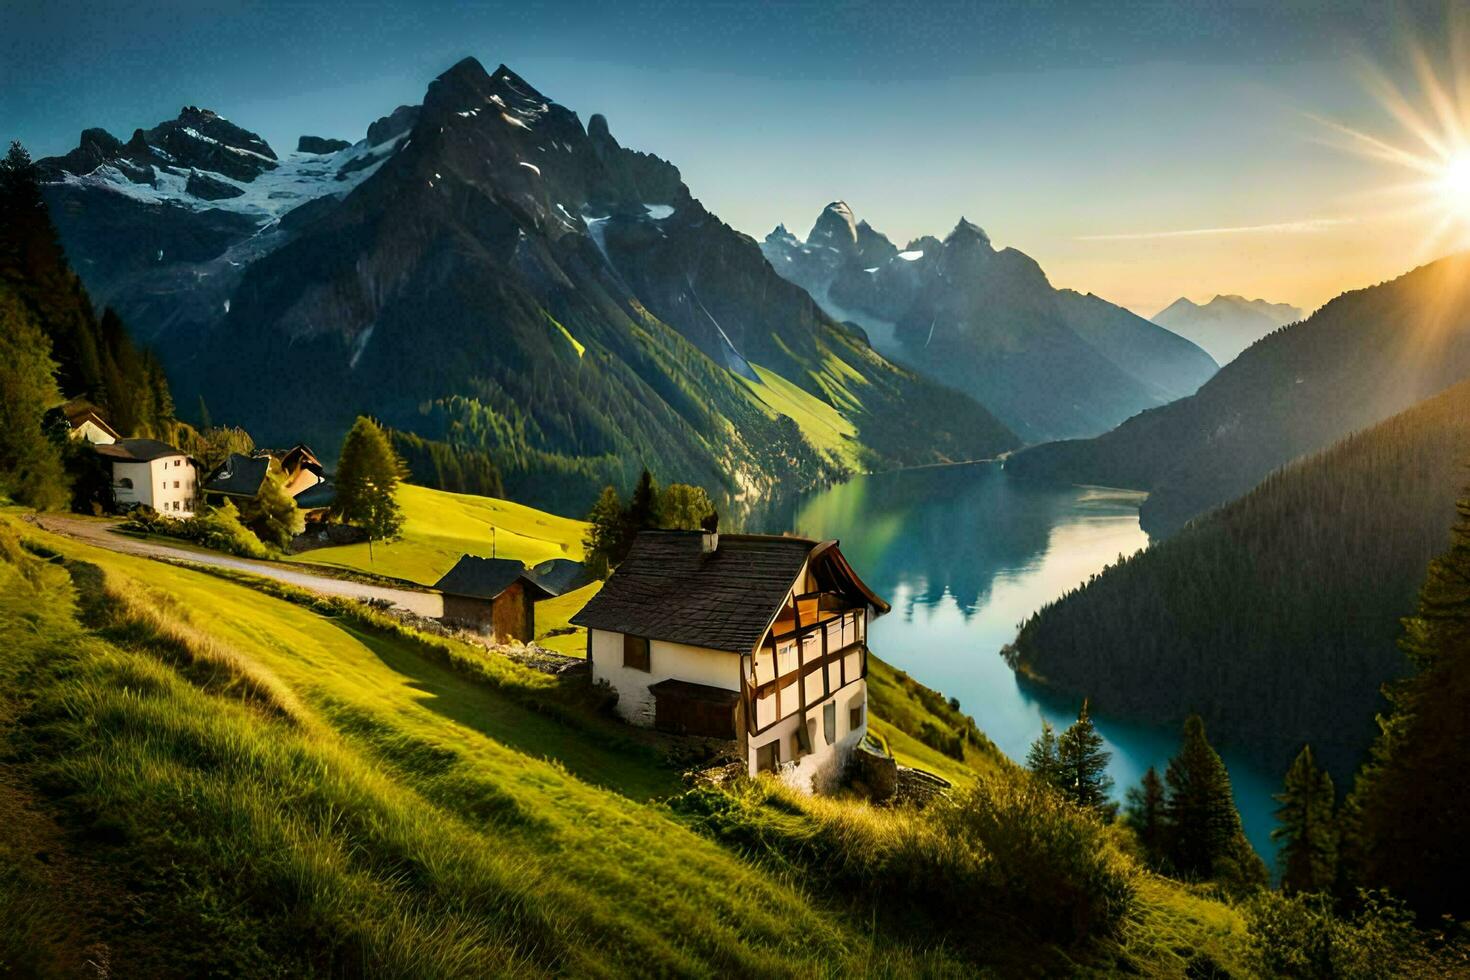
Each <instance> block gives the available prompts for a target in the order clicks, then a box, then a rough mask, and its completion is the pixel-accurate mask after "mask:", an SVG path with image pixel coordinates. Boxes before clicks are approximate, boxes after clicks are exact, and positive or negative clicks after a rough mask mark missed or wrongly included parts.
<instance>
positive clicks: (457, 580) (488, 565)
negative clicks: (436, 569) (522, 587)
mask: <svg viewBox="0 0 1470 980" xmlns="http://www.w3.org/2000/svg"><path fill="white" fill-rule="evenodd" d="M517 580H521V581H524V582H525V583H526V591H527V593H529V594H530V596H531V598H532V599H538V598H540V599H549V598H551V597H552V596H554V595H556V592H555V591H554V590H552V589H550V588H548V587H546V586H545V585H543V584H542V583H541V582H540V581H538V580H537V578H536V574H535V573H534V572H532V571H531V570H530V569H528V568H527V567H526V566H525V565H523V564H522V563H521V562H518V561H516V560H514V559H512V558H477V557H475V556H474V555H462V556H460V559H459V561H457V562H455V565H454V567H453V568H451V569H450V570H449V571H447V572H445V573H444V577H443V578H441V579H440V580H439V581H438V582H436V583H434V588H436V589H438V590H439V591H440V592H446V593H448V594H449V595H461V596H469V597H471V598H475V599H494V598H495V597H496V596H498V595H500V593H502V592H504V591H505V590H506V589H508V588H510V587H511V585H513V584H514V583H515V582H516V581H517Z"/></svg>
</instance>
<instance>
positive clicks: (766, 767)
mask: <svg viewBox="0 0 1470 980" xmlns="http://www.w3.org/2000/svg"><path fill="white" fill-rule="evenodd" d="M780 764H781V740H780V739H779V738H773V739H771V740H770V741H769V742H767V743H766V744H765V745H762V746H760V747H759V748H757V749H756V750H755V768H756V771H757V772H775V771H776V767H777V766H778V765H780Z"/></svg>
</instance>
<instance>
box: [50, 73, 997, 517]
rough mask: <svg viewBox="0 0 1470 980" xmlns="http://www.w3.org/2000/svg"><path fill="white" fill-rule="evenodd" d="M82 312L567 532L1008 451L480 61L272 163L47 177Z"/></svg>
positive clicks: (260, 405) (236, 394) (259, 404)
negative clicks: (360, 423)
mask: <svg viewBox="0 0 1470 980" xmlns="http://www.w3.org/2000/svg"><path fill="white" fill-rule="evenodd" d="M41 164H42V166H43V169H44V171H45V173H46V174H47V176H48V178H49V181H50V183H48V184H47V186H46V194H47V198H48V203H49V204H50V207H51V210H52V212H53V215H54V217H55V221H56V224H57V226H58V228H59V230H60V234H61V236H62V239H63V242H64V244H65V246H66V248H67V251H68V253H69V255H70V256H71V259H72V261H73V264H74V265H75V266H76V268H77V269H78V271H79V273H80V274H81V276H82V278H83V280H84V281H85V283H86V285H87V287H88V289H89V290H90V291H91V292H92V294H93V295H94V297H95V298H96V299H97V300H98V301H100V302H103V303H107V304H109V305H112V306H113V307H115V308H116V309H118V310H119V312H120V313H122V315H123V317H124V319H125V320H126V321H127V322H128V323H129V324H130V326H131V328H132V329H133V330H134V331H135V332H137V333H138V334H139V335H140V336H141V337H143V338H144V339H146V340H147V341H149V342H150V343H152V344H154V345H155V346H157V347H158V348H159V350H160V351H161V353H162V355H163V356H164V358H165V360H166V364H167V366H168V368H169V371H170V379H171V381H172V383H173V388H174V391H175V393H176V396H177V398H178V402H179V404H180V406H181V407H182V408H183V409H184V410H186V411H189V410H192V409H193V408H194V406H195V405H196V404H197V403H198V402H199V401H200V400H202V401H203V402H204V403H205V404H206V405H207V408H208V410H209V411H210V413H211V414H212V416H213V417H214V418H215V419H216V420H228V421H230V422H233V423H238V424H242V425H244V426H245V427H247V428H248V429H249V430H250V431H251V432H252V433H253V434H254V435H255V437H256V439H257V440H258V441H261V442H263V443H265V444H277V443H280V444H285V443H288V442H292V441H296V440H303V439H304V440H307V441H310V442H313V443H316V444H318V445H319V446H324V447H326V449H324V451H330V449H331V448H332V447H334V446H335V444H336V441H337V440H338V439H339V438H340V436H341V434H342V433H343V432H344V431H345V430H346V428H347V427H348V426H349V425H350V424H351V422H352V419H353V417H354V416H355V415H356V414H357V413H359V412H369V413H372V414H374V415H377V416H378V417H379V418H381V419H382V420H383V421H385V422H387V423H388V424H390V425H392V426H394V427H396V428H398V429H401V430H405V431H412V432H414V433H417V434H418V435H420V436H422V437H424V438H425V439H428V440H430V441H438V442H441V443H445V444H448V445H451V446H459V447H463V448H464V449H467V450H475V451H484V450H488V451H490V452H491V453H492V454H493V455H494V458H495V460H496V462H497V464H498V465H499V466H500V467H501V469H502V471H503V474H504V478H505V484H506V486H507V489H508V490H509V491H510V493H511V494H512V495H513V496H516V495H520V496H525V495H527V494H529V495H532V496H534V497H535V498H536V499H537V501H538V502H539V503H541V504H542V505H543V506H551V507H556V508H558V509H562V510H570V511H579V510H582V509H585V507H586V506H587V505H588V504H589V503H590V502H591V500H592V498H593V497H594V496H595V494H596V492H597V490H598V489H599V488H600V487H601V485H602V484H604V483H607V482H613V483H620V484H622V485H624V486H626V485H628V484H629V483H630V482H631V481H632V479H633V478H634V477H635V476H636V473H637V471H638V470H639V469H640V468H641V467H642V466H644V465H645V464H646V465H648V466H649V467H650V468H652V469H653V470H654V472H655V474H656V475H657V476H659V477H660V478H661V479H664V480H684V481H689V482H694V483H699V484H702V485H704V486H706V487H708V488H710V489H711V490H712V491H714V492H715V493H716V494H717V495H723V496H725V497H728V498H741V497H747V496H750V495H761V494H768V493H769V492H771V491H773V490H774V489H775V488H777V487H778V486H779V487H781V488H783V489H793V490H794V489H801V488H804V487H810V486H814V485H816V484H818V483H821V482H823V481H826V480H831V479H835V478H840V477H841V476H844V475H847V474H850V473H853V472H857V471H862V470H867V469H874V468H880V467H891V466H900V465H913V464H922V463H930V462H942V461H946V460H956V459H971V458H980V457H987V456H992V455H994V454H996V453H999V452H1001V451H1004V450H1007V449H1010V448H1013V447H1014V446H1016V445H1017V444H1018V439H1017V437H1016V436H1015V435H1014V434H1013V433H1012V432H1011V431H1010V430H1009V429H1008V428H1007V427H1006V426H1005V425H1004V424H1002V423H1001V422H999V421H997V420H996V419H995V418H994V417H992V416H991V415H990V414H989V413H988V412H987V411H986V410H985V409H984V408H982V407H981V406H980V405H979V404H977V403H976V402H975V401H974V400H972V399H971V398H970V397H967V396H966V395H964V394H960V393H958V392H955V391H953V390H950V389H948V388H946V387H943V386H941V385H940V384H937V383H935V382H933V381H931V380H928V379H926V378H924V377H922V376H920V375H917V374H915V373H914V372H912V371H910V370H907V369H904V368H901V367H895V366H894V365H893V364H892V363H890V362H889V361H887V360H885V359H884V358H883V357H882V356H881V355H880V354H878V353H876V352H875V351H873V350H872V349H870V347H869V345H868V343H867V341H866V339H865V338H864V337H863V336H862V334H861V332H859V331H855V330H853V329H852V328H850V327H847V326H844V325H842V324H840V323H837V322H834V321H833V320H832V319H831V318H830V317H828V316H827V315H826V314H824V313H823V312H822V310H821V309H820V308H818V307H817V306H816V304H814V303H813V302H812V300H811V299H810V297H808V296H807V294H806V293H805V292H803V291H802V290H801V289H799V288H797V287H796V286H794V285H792V284H790V283H788V282H786V281H785V280H784V279H782V278H781V277H779V276H777V275H776V274H775V273H773V272H772V270H771V268H770V266H769V264H768V263H767V262H766V260H765V259H764V258H763V256H762V255H761V252H760V249H759V248H758V247H757V244H756V242H755V241H754V240H753V239H751V238H749V237H748V236H745V235H742V234H740V233H738V232H736V231H734V230H733V229H731V228H730V227H729V226H727V225H725V224H724V223H723V222H721V221H720V220H719V219H718V218H717V217H716V216H714V215H712V214H710V213H709V212H708V211H706V210H705V209H704V207H703V206H701V205H700V203H699V202H698V201H697V200H696V199H695V198H694V197H693V196H692V195H691V194H690V192H689V189H688V188H687V187H686V186H685V185H684V184H683V182H682V180H681V178H680V175H679V171H678V170H677V169H676V168H675V167H674V166H673V165H672V164H670V163H667V162H665V161H663V160H661V159H659V158H657V157H655V156H652V155H650V154H647V153H640V152H636V151H632V150H628V149H625V148H623V147H622V146H621V145H619V144H618V142H617V141H616V140H615V139H614V138H613V136H612V134H611V132H610V131H609V128H608V125H607V122H606V120H605V119H603V118H602V117H601V116H596V115H594V116H592V117H591V118H590V119H589V120H588V122H587V124H586V126H585V127H584V126H583V124H582V122H581V121H580V119H579V118H578V116H577V115H576V113H574V112H572V111H571V110H569V109H566V108H564V107H562V106H560V105H557V104H556V103H554V102H552V101H551V100H549V99H548V98H546V97H545V96H544V95H542V94H541V93H540V92H538V91H537V90H536V89H535V88H533V87H532V86H531V85H530V84H529V83H527V82H526V81H525V80H524V79H522V78H520V77H519V76H517V75H516V74H515V73H513V72H512V71H510V70H509V69H508V68H505V67H504V66H501V67H500V68H498V69H497V70H496V71H495V72H493V73H489V72H486V71H485V70H484V68H483V67H482V66H481V65H480V64H479V62H477V61H475V60H474V59H465V60H464V61H462V62H460V63H458V64H457V65H455V66H454V67H453V68H451V69H450V70H449V71H447V72H445V73H444V74H443V75H441V76H439V77H438V78H437V79H436V80H435V81H434V82H433V83H432V84H431V85H430V86H429V88H428V91H427V93H426V94H425V96H424V100H423V103H422V105H419V106H400V107H399V108H398V109H396V110H394V111H393V112H392V113H390V114H389V115H387V116H384V117H383V118H382V119H380V120H378V121H377V122H375V123H374V124H373V125H372V126H371V127H369V129H368V133H367V137H366V138H365V139H363V140H360V141H358V142H357V143H355V144H352V145H350V146H346V147H344V146H343V145H342V143H341V141H331V140H326V139H322V138H318V137H303V139H302V140H301V142H300V143H299V144H298V150H297V152H296V153H294V154H288V155H286V156H279V155H277V154H276V152H275V151H274V150H273V149H272V148H271V147H270V146H268V145H267V144H266V143H265V141H264V140H262V139H261V138H260V137H259V136H256V135H255V134H253V133H251V132H249V131H247V130H245V129H242V128H240V127H239V126H237V125H235V124H233V123H230V122H229V121H227V120H224V119H222V118H221V117H219V116H217V115H216V114H214V113H212V112H209V111H208V110H204V109H198V108H193V107H190V108H187V109H185V110H184V111H183V112H182V113H181V114H180V116H179V117H178V118H177V119H175V120H171V121H169V122H166V123H163V124H161V125H159V126H156V127H154V128H153V129H150V130H139V131H137V132H135V133H134V134H133V136H132V137H131V138H130V139H129V140H128V141H126V142H122V141H119V140H117V139H115V138H113V137H112V136H110V135H109V134H107V133H105V132H103V131H101V130H95V129H93V130H87V131H86V132H84V133H83V134H82V138H81V140H80V143H79V146H78V147H77V149H76V150H74V151H72V152H71V153H68V154H66V155H65V156H62V157H55V158H51V159H48V160H45V161H41Z"/></svg>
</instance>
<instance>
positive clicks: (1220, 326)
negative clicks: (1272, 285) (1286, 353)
mask: <svg viewBox="0 0 1470 980" xmlns="http://www.w3.org/2000/svg"><path fill="white" fill-rule="evenodd" d="M1301 318H1302V311H1301V310H1299V309H1297V308H1296V307H1295V306H1291V305H1290V304H1288V303H1268V302H1266V301H1265V300H1263V299H1246V298H1245V297H1244V296H1224V295H1221V296H1216V297H1215V298H1214V299H1212V300H1210V301H1209V302H1208V303H1206V304H1204V305H1203V306H1201V305H1199V304H1198V303H1192V302H1190V301H1189V300H1188V299H1186V298H1185V297H1183V296H1181V297H1179V298H1178V299H1176V300H1175V301H1174V302H1172V303H1170V304H1169V305H1168V306H1167V307H1165V308H1164V309H1162V310H1160V311H1159V312H1157V313H1155V314H1154V315H1153V317H1152V319H1153V322H1154V323H1157V324H1158V325H1159V326H1161V327H1166V328H1168V329H1169V330H1172V331H1173V332H1174V333H1177V334H1178V335H1179V336H1181V337H1188V338H1189V339H1190V340H1192V341H1194V342H1195V343H1196V344H1199V345H1200V346H1201V347H1203V348H1204V349H1205V351H1206V352H1208V353H1209V355H1210V356H1211V357H1213V358H1214V359H1215V360H1217V361H1219V362H1220V363H1221V364H1229V363H1230V362H1231V361H1233V360H1234V359H1235V357H1236V355H1238V354H1239V353H1240V352H1241V351H1243V350H1245V349H1246V348H1247V347H1249V346H1250V345H1251V344H1254V343H1255V342H1256V341H1258V340H1260V339H1261V338H1262V337H1264V336H1266V334H1268V333H1270V332H1271V331H1272V330H1275V329H1276V328H1277V327H1284V326H1286V325H1287V324H1288V323H1295V322H1296V321H1298V320H1300V319H1301Z"/></svg>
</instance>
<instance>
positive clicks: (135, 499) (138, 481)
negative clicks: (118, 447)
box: [112, 462, 154, 507]
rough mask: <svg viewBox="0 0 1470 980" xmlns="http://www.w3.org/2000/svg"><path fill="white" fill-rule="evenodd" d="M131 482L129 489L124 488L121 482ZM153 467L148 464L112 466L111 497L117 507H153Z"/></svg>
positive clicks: (119, 463)
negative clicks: (115, 501)
mask: <svg viewBox="0 0 1470 980" xmlns="http://www.w3.org/2000/svg"><path fill="white" fill-rule="evenodd" d="M125 479H126V480H131V481H132V482H133V485H132V486H131V487H124V486H123V485H122V481H123V480H125ZM153 479H154V477H153V467H152V466H150V465H149V464H148V463H122V462H115V463H113V464H112V495H113V497H114V498H115V499H116V500H117V502H118V505H119V506H126V505H128V504H147V505H148V506H150V507H152V506H153V493H152V487H153Z"/></svg>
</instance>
